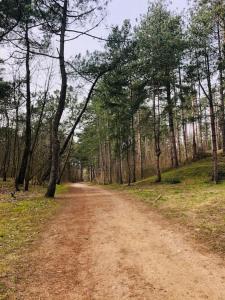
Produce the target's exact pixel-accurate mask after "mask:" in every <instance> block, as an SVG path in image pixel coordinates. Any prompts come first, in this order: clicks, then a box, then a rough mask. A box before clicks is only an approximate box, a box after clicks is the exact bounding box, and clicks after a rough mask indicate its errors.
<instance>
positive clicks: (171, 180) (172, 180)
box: [164, 177, 181, 184]
mask: <svg viewBox="0 0 225 300" xmlns="http://www.w3.org/2000/svg"><path fill="white" fill-rule="evenodd" d="M164 182H165V183H168V184H178V183H181V180H180V179H179V178H177V177H173V178H165V179H164Z"/></svg>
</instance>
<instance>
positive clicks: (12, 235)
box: [0, 181, 67, 300]
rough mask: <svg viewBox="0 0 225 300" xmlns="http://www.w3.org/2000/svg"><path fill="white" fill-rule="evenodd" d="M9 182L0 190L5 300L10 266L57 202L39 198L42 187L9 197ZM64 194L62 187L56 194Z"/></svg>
mask: <svg viewBox="0 0 225 300" xmlns="http://www.w3.org/2000/svg"><path fill="white" fill-rule="evenodd" d="M12 190H13V189H12V182H10V181H8V182H6V183H2V184H1V189H0V299H1V300H2V299H7V297H8V293H9V292H10V288H9V286H10V285H13V281H15V278H14V275H13V274H14V267H15V265H16V264H17V263H18V261H19V260H20V256H21V254H22V253H23V251H24V250H25V249H26V248H27V247H28V246H29V245H30V244H31V243H32V242H33V241H34V240H35V239H36V238H37V236H38V234H39V232H40V231H41V230H42V228H43V225H44V224H45V223H46V221H47V220H49V219H50V218H51V217H52V216H53V215H54V214H55V213H56V211H57V208H58V206H59V203H57V202H56V201H53V200H49V199H46V198H44V197H43V194H44V191H45V189H44V188H43V187H37V186H36V187H31V189H30V192H27V193H24V192H19V193H18V194H16V199H13V198H12V197H11V196H10V191H12ZM66 191H67V187H66V186H64V185H62V186H58V187H57V193H63V192H66Z"/></svg>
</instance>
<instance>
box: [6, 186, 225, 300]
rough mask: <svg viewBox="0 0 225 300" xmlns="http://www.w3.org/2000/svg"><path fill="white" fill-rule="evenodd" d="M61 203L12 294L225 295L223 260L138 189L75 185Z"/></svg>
mask: <svg viewBox="0 0 225 300" xmlns="http://www.w3.org/2000/svg"><path fill="white" fill-rule="evenodd" d="M193 193H194V191H193ZM59 201H60V202H61V203H62V205H61V207H60V210H59V212H58V213H57V215H56V217H54V218H53V219H52V220H51V221H50V222H49V223H48V226H47V228H46V230H45V231H43V232H42V234H41V235H40V237H39V239H38V241H36V242H35V243H34V244H33V246H32V251H31V250H30V251H29V252H28V253H27V255H26V257H25V256H24V259H23V261H21V262H20V264H19V266H18V274H17V281H16V283H15V287H14V288H15V290H14V295H13V294H12V295H11V297H10V298H9V299H23V300H26V299H28V300H29V299H32V300H35V299H37V300H38V299H48V300H51V299H52V300H53V299H54V300H58V299H59V300H61V299H62V300H65V299H67V300H70V299H71V300H72V299H73V300H79V299H80V300H94V299H98V300H106V299H107V300H108V299H109V300H113V299H115V300H116V299H117V300H122V299H138V300H144V299H147V300H150V299H152V300H153V299H154V300H158V299H160V300H162V299H163V300H165V299H167V300H186V299H192V300H193V299H210V300H214V299H215V300H224V299H225V288H224V286H225V285H224V282H225V265H224V261H223V260H222V258H220V257H219V256H217V255H216V254H213V253H208V252H207V251H206V249H205V248H204V247H203V246H201V245H199V243H197V242H196V241H195V240H193V239H192V237H191V236H190V231H189V230H186V229H185V228H186V227H184V226H180V225H178V223H176V224H174V223H173V222H170V221H168V220H166V218H164V217H162V216H160V215H159V214H158V213H157V212H155V211H153V210H152V208H150V206H149V205H146V203H143V202H142V201H137V200H136V199H134V196H133V195H129V194H127V193H124V192H123V191H122V192H118V191H111V190H107V189H103V188H102V187H98V186H90V185H85V184H76V185H72V186H71V188H70V191H69V192H68V193H65V194H64V196H63V197H62V199H59Z"/></svg>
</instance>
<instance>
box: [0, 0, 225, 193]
mask: <svg viewBox="0 0 225 300" xmlns="http://www.w3.org/2000/svg"><path fill="white" fill-rule="evenodd" d="M106 5H107V3H104V1H103V2H101V3H100V2H99V1H94V0H93V1H55V0H52V1H44V0H40V1H29V0H28V1H17V0H10V1H1V2H0V13H1V20H0V22H1V23H0V28H1V31H0V33H1V35H0V42H1V45H2V49H3V53H2V57H1V82H0V84H1V88H0V93H1V94H0V99H1V103H0V107H1V110H0V113H1V128H0V136H1V153H2V155H1V162H0V163H1V177H2V180H3V181H6V180H7V178H14V181H15V189H16V190H17V191H19V190H20V189H24V190H25V191H26V190H28V189H29V184H30V183H31V182H32V184H39V185H42V184H48V188H47V192H46V196H47V197H54V194H55V188H56V184H59V183H60V181H61V180H62V179H63V180H67V181H68V180H69V181H82V180H84V179H85V180H88V181H95V182H98V183H104V184H111V183H114V182H117V183H120V184H122V183H128V184H129V185H130V184H131V183H133V182H135V181H136V180H137V179H142V178H145V177H146V176H149V175H153V174H155V175H156V180H157V182H160V181H161V170H166V169H169V168H177V167H178V166H179V165H183V164H185V163H187V162H190V161H195V160H197V159H199V158H201V157H204V156H206V155H210V153H211V152H212V164H213V172H212V180H213V181H214V182H215V183H217V182H218V181H219V180H220V177H221V176H223V174H222V173H223V172H222V173H221V172H220V171H219V169H218V153H219V151H222V153H225V108H224V93H225V84H224V82H225V75H224V69H225V34H224V28H225V13H224V3H223V1H222V0H221V1H219V0H218V1H203V0H202V1H195V2H194V3H193V6H192V7H191V8H190V9H189V11H188V14H185V16H184V15H179V14H177V13H175V12H173V11H171V10H170V9H169V7H168V6H167V4H166V3H165V2H163V1H156V2H155V3H152V4H150V5H149V8H148V12H146V14H145V15H143V16H142V17H141V18H140V20H139V22H138V24H137V25H136V26H135V27H134V28H132V26H131V24H130V22H129V20H125V21H124V24H123V25H122V27H121V28H120V27H119V26H115V27H112V28H111V32H110V34H109V35H108V37H105V38H102V37H100V36H94V35H92V33H91V32H92V31H91V30H92V29H93V28H96V27H97V26H98V25H99V24H100V23H101V20H102V18H104V13H105V8H106ZM12 7H13V9H12ZM82 24H83V25H82ZM87 24H88V25H89V24H91V26H92V27H91V28H87V29H86V30H85V31H82V30H80V31H79V30H75V29H74V27H77V28H79V26H86V27H87ZM82 35H86V36H88V37H90V38H93V39H98V40H102V42H103V43H104V49H103V50H102V51H95V52H93V53H87V54H86V55H85V56H84V55H79V54H78V55H77V54H75V55H74V56H73V55H72V56H71V57H69V58H68V55H66V51H67V49H69V47H70V46H71V42H72V41H73V40H75V39H79V38H80V36H82ZM56 66H58V67H56ZM6 69H7V70H8V72H7V74H8V75H7V76H6V75H5V73H6V72H5V70H6Z"/></svg>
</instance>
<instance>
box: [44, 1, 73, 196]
mask: <svg viewBox="0 0 225 300" xmlns="http://www.w3.org/2000/svg"><path fill="white" fill-rule="evenodd" d="M67 6H68V0H64V5H63V12H62V20H61V33H60V49H59V64H60V73H61V90H60V97H59V103H58V107H57V111H56V114H55V117H54V120H53V130H52V132H53V136H52V162H51V172H50V179H49V183H48V189H47V192H46V197H50V198H53V197H54V196H55V190H56V182H57V177H58V171H59V151H60V142H59V137H58V130H59V124H60V120H61V117H62V114H63V111H64V108H65V101H66V92H67V74H66V67H65V33H66V25H67Z"/></svg>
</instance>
